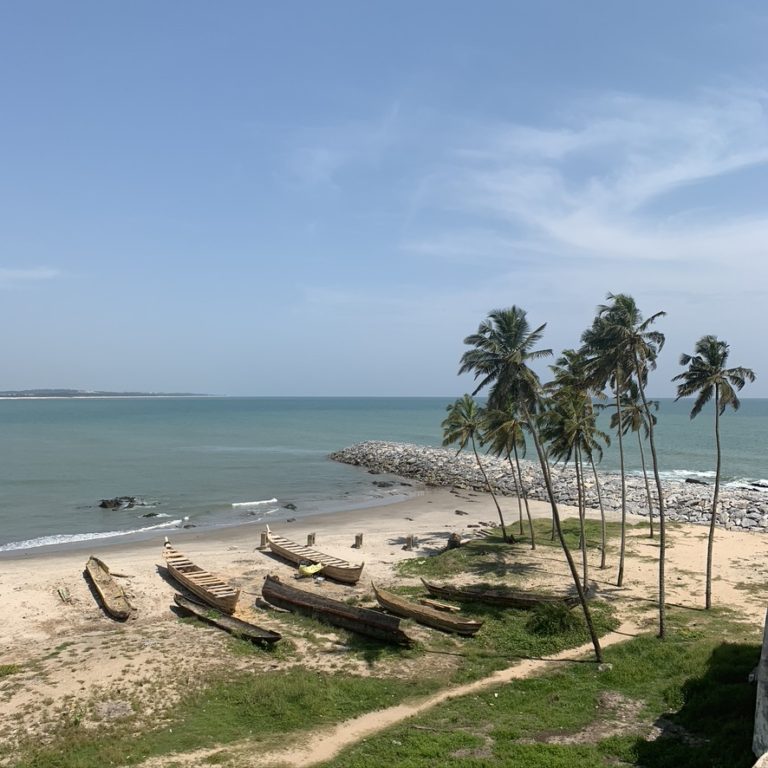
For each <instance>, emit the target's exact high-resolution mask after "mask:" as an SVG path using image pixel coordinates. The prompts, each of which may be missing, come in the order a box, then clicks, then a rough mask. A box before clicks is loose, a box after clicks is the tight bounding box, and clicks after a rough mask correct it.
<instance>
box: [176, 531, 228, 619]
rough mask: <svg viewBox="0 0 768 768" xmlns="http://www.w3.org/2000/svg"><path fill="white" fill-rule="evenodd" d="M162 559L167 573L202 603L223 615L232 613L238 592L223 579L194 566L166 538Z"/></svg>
mask: <svg viewBox="0 0 768 768" xmlns="http://www.w3.org/2000/svg"><path fill="white" fill-rule="evenodd" d="M163 557H165V562H166V564H167V565H168V572H169V573H170V574H171V576H173V578H174V579H176V581H178V582H179V584H181V585H182V586H185V587H186V588H187V589H188V590H189V591H190V592H192V593H194V594H195V595H197V596H198V597H199V598H200V599H201V600H202V601H203V602H205V603H208V605H212V606H213V607H214V608H218V609H219V610H220V611H223V612H224V613H234V610H235V606H236V605H237V598H238V597H239V596H240V590H239V589H235V587H233V586H231V585H230V584H227V583H226V582H225V581H224V580H223V579H221V578H220V577H218V576H214V575H213V574H212V573H209V572H208V571H206V570H204V569H202V568H201V567H200V566H199V565H195V564H194V563H193V562H192V561H191V560H189V559H188V558H187V557H186V556H185V555H182V554H181V552H179V551H178V550H176V549H174V548H173V547H172V546H171V542H170V541H168V539H167V538H166V540H165V546H164V547H163Z"/></svg>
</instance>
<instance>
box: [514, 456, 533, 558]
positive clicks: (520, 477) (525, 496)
mask: <svg viewBox="0 0 768 768" xmlns="http://www.w3.org/2000/svg"><path fill="white" fill-rule="evenodd" d="M512 450H513V451H514V452H515V465H516V466H517V479H518V488H520V492H521V493H522V494H523V501H524V502H525V514H526V515H527V516H528V528H529V530H530V531H531V549H536V536H535V535H534V533H533V518H532V517H531V508H530V507H529V506H528V494H527V493H526V490H525V486H524V485H523V473H522V472H521V471H520V456H519V455H518V453H517V445H513V446H512Z"/></svg>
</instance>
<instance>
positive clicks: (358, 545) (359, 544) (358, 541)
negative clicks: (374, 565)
mask: <svg viewBox="0 0 768 768" xmlns="http://www.w3.org/2000/svg"><path fill="white" fill-rule="evenodd" d="M352 548H353V549H362V548H363V534H362V533H356V534H355V543H354V544H353V545H352Z"/></svg>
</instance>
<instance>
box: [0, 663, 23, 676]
mask: <svg viewBox="0 0 768 768" xmlns="http://www.w3.org/2000/svg"><path fill="white" fill-rule="evenodd" d="M17 672H21V665H20V664H0V678H3V677H8V676H9V675H15V674H16V673H17Z"/></svg>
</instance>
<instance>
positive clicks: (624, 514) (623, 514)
mask: <svg viewBox="0 0 768 768" xmlns="http://www.w3.org/2000/svg"><path fill="white" fill-rule="evenodd" d="M616 414H617V418H618V420H619V426H618V435H619V472H620V473H621V545H620V546H619V575H618V576H617V578H616V586H617V587H621V586H623V585H624V551H625V549H626V546H627V481H626V478H625V477H624V441H623V439H622V436H621V435H622V432H623V429H624V428H623V425H622V423H621V379H620V377H619V372H618V371H616Z"/></svg>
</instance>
